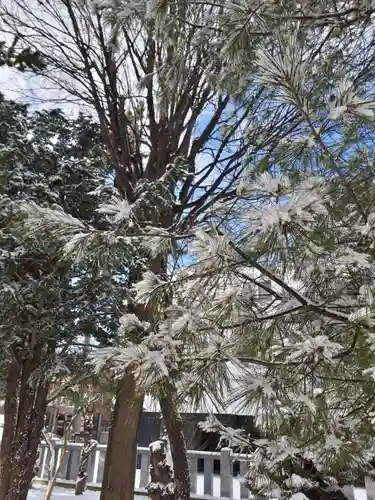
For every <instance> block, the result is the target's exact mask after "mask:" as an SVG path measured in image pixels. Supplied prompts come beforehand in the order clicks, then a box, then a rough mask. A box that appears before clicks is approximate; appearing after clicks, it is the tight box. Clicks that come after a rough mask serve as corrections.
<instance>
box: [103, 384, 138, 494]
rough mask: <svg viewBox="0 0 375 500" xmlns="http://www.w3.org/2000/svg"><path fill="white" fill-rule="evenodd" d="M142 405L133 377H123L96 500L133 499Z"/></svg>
mask: <svg viewBox="0 0 375 500" xmlns="http://www.w3.org/2000/svg"><path fill="white" fill-rule="evenodd" d="M142 406H143V397H140V396H138V395H137V393H136V386H135V380H134V378H133V377H132V376H130V375H129V376H126V377H125V378H124V380H123V381H122V383H121V386H120V388H119V391H118V393H117V397H116V402H115V407H114V410H113V414H112V422H111V427H110V430H109V435H108V444H107V454H106V460H105V464H104V473H103V483H102V490H101V495H100V500H133V496H134V481H135V473H136V458H137V437H138V426H139V422H140V418H141V414H142Z"/></svg>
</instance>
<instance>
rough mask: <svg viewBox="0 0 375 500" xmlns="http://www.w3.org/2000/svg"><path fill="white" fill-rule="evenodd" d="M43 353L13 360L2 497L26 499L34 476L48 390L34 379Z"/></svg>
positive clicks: (3, 450)
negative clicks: (32, 378) (40, 355)
mask: <svg viewBox="0 0 375 500" xmlns="http://www.w3.org/2000/svg"><path fill="white" fill-rule="evenodd" d="M39 354H40V353H37V354H36V356H35V357H33V358H26V359H23V360H18V361H17V360H15V359H14V360H13V361H11V362H10V363H9V368H8V376H7V388H6V398H5V405H4V410H5V418H4V437H3V441H2V444H1V458H0V464H1V476H0V500H26V498H27V495H28V492H29V488H30V484H31V481H32V479H33V472H34V467H35V463H36V459H37V453H38V446H39V443H40V438H41V432H42V428H43V423H44V415H45V412H46V407H47V392H48V386H47V384H43V383H36V382H35V381H34V382H31V376H32V374H33V373H34V370H35V368H36V366H38V363H39V359H40V357H39Z"/></svg>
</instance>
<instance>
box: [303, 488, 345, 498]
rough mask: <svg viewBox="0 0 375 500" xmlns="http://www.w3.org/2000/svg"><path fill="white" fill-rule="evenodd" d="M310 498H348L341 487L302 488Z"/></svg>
mask: <svg viewBox="0 0 375 500" xmlns="http://www.w3.org/2000/svg"><path fill="white" fill-rule="evenodd" d="M301 493H303V494H304V495H305V496H306V497H307V498H308V499H309V500H348V497H347V496H346V495H345V493H344V492H343V490H342V489H341V488H337V489H333V488H326V489H325V488H323V487H319V486H316V487H314V488H303V489H302V490H301Z"/></svg>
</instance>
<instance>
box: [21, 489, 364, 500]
mask: <svg viewBox="0 0 375 500" xmlns="http://www.w3.org/2000/svg"><path fill="white" fill-rule="evenodd" d="M44 495H45V486H34V487H33V488H32V489H31V490H30V492H29V495H28V497H27V500H44ZM354 496H355V500H367V493H366V490H365V489H363V488H354ZM99 497H100V492H99V491H86V492H85V493H84V494H83V495H81V496H80V497H75V496H74V489H71V488H61V487H58V486H56V487H55V488H54V489H53V493H52V500H77V498H81V499H82V500H99ZM134 498H135V500H147V497H144V496H141V495H135V497H134ZM206 498H207V497H206Z"/></svg>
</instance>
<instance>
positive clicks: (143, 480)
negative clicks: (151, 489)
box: [139, 453, 150, 488]
mask: <svg viewBox="0 0 375 500" xmlns="http://www.w3.org/2000/svg"><path fill="white" fill-rule="evenodd" d="M149 466H150V455H149V454H148V453H142V455H141V474H140V479H139V486H140V487H141V488H145V487H146V486H147V484H148V476H149Z"/></svg>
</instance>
